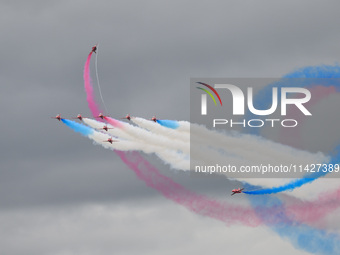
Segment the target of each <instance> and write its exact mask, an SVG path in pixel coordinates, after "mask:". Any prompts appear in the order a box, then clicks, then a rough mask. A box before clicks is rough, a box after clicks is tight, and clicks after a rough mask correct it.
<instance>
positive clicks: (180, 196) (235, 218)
mask: <svg viewBox="0 0 340 255" xmlns="http://www.w3.org/2000/svg"><path fill="white" fill-rule="evenodd" d="M91 55H92V52H91V53H90V54H89V56H88V57H87V60H86V63H85V68H84V82H85V91H86V94H87V102H88V105H89V108H90V110H91V112H92V115H93V116H95V117H96V116H98V114H99V112H100V110H99V107H98V105H97V103H96V102H95V100H94V95H93V86H92V81H91V76H90V60H91ZM105 120H108V121H109V123H110V124H111V125H113V126H116V127H119V126H121V124H120V122H119V121H117V120H114V119H112V118H108V117H105ZM114 152H115V153H116V154H117V155H118V156H119V157H120V158H121V159H122V161H123V162H124V163H125V164H126V165H127V166H129V167H130V169H131V170H133V171H134V172H135V174H136V175H137V176H138V178H139V179H141V180H143V181H144V182H145V183H146V185H148V186H149V187H151V188H154V189H156V190H157V191H159V192H160V193H162V194H163V195H164V196H165V197H166V198H168V199H170V200H172V201H174V202H175V203H178V204H181V205H183V206H185V207H187V208H188V209H189V210H191V211H193V212H195V213H198V214H200V215H204V216H209V217H212V218H215V219H218V220H221V221H223V222H225V223H227V224H232V223H235V222H240V223H243V224H244V225H247V226H257V225H259V224H260V220H259V218H258V217H257V216H256V215H255V212H254V210H252V209H244V208H243V207H240V206H231V205H228V204H224V205H223V204H220V203H218V202H217V201H214V200H210V199H209V198H207V197H205V196H202V195H198V194H195V193H194V192H192V191H189V190H187V189H185V188H184V187H183V186H181V185H180V184H178V183H176V182H174V181H173V180H172V179H170V178H169V177H166V176H164V175H162V174H161V173H160V172H159V171H158V170H157V168H156V167H154V166H153V165H151V164H150V163H149V162H148V161H147V160H145V159H144V158H143V157H142V156H141V155H140V154H139V153H138V152H122V151H117V150H115V151H114Z"/></svg>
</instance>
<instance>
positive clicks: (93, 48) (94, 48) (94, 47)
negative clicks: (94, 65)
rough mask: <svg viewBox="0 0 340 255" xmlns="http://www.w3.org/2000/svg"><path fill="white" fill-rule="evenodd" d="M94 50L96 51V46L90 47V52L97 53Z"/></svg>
mask: <svg viewBox="0 0 340 255" xmlns="http://www.w3.org/2000/svg"><path fill="white" fill-rule="evenodd" d="M96 50H97V44H96V45H95V46H93V47H92V52H94V53H97V52H96Z"/></svg>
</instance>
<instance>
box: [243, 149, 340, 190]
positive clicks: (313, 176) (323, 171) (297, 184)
mask: <svg viewBox="0 0 340 255" xmlns="http://www.w3.org/2000/svg"><path fill="white" fill-rule="evenodd" d="M339 150H340V145H338V146H337V147H336V149H335V153H336V155H335V156H333V157H332V158H331V160H330V161H329V162H328V163H327V164H326V165H327V166H329V165H333V166H334V165H335V164H339V162H340V152H339ZM330 172H331V170H330V169H328V168H327V169H324V168H322V169H321V168H320V172H315V173H310V174H308V175H306V176H305V177H304V178H301V179H297V180H295V181H292V182H289V183H287V184H285V185H282V186H279V187H272V188H267V189H260V190H253V191H243V193H245V194H248V195H265V194H275V193H279V192H282V191H286V190H293V189H296V188H299V187H301V186H302V185H304V184H306V183H311V182H313V181H315V180H316V179H318V178H320V177H322V176H325V175H326V174H328V173H330ZM248 188H249V187H248ZM257 188H258V187H257Z"/></svg>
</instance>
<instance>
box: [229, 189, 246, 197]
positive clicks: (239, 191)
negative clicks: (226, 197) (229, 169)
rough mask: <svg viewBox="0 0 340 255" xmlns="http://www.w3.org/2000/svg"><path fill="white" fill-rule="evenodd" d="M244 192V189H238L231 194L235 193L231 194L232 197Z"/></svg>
mask: <svg viewBox="0 0 340 255" xmlns="http://www.w3.org/2000/svg"><path fill="white" fill-rule="evenodd" d="M242 190H244V188H242V189H240V188H238V189H233V190H232V191H231V192H233V193H232V194H231V196H232V195H235V194H236V193H242Z"/></svg>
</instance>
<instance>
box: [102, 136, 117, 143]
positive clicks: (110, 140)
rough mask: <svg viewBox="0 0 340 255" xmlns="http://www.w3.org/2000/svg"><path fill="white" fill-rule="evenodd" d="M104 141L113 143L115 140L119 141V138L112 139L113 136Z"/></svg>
mask: <svg viewBox="0 0 340 255" xmlns="http://www.w3.org/2000/svg"><path fill="white" fill-rule="evenodd" d="M104 142H107V143H111V144H112V143H113V142H118V141H117V140H112V137H110V138H108V139H107V140H106V141H104Z"/></svg>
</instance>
